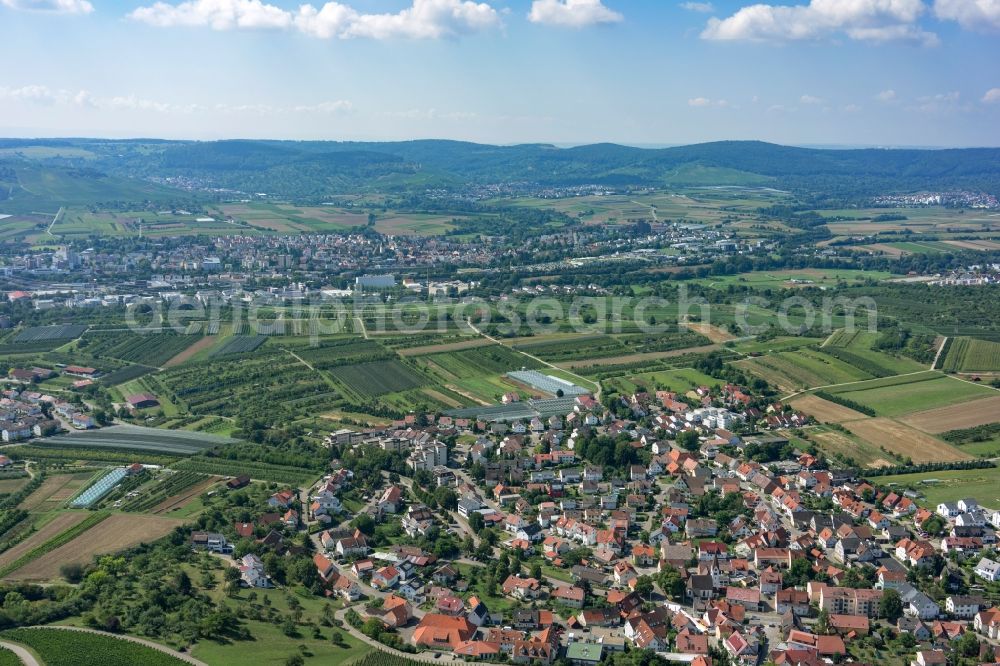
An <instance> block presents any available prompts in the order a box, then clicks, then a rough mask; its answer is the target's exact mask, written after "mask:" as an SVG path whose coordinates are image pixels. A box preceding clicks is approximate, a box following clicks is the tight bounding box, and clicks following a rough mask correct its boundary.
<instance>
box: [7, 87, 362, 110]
mask: <svg viewBox="0 0 1000 666" xmlns="http://www.w3.org/2000/svg"><path fill="white" fill-rule="evenodd" d="M0 100H5V101H10V102H18V103H22V104H31V105H41V106H53V107H54V106H60V107H81V108H91V109H102V110H105V111H149V112H154V113H164V114H190V113H204V112H209V111H215V112H220V113H228V114H245V115H246V114H252V115H288V114H300V113H306V114H330V115H334V114H338V115H339V114H344V113H350V112H352V111H353V110H354V105H353V104H351V102H349V101H347V100H331V101H327V102H319V103H316V104H301V105H295V106H272V105H269V104H244V105H232V104H216V105H214V106H203V105H201V104H176V103H172V102H164V101H160V100H153V99H147V98H144V97H139V96H137V95H114V96H111V97H98V96H95V95H93V94H92V93H90V92H89V91H86V90H80V91H76V92H74V91H71V90H62V89H60V90H53V89H52V88H49V87H48V86H42V85H27V86H23V87H21V88H6V87H0Z"/></svg>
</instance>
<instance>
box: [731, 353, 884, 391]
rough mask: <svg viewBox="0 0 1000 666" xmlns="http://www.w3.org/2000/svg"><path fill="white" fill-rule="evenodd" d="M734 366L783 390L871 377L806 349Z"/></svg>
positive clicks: (835, 359) (772, 355)
mask: <svg viewBox="0 0 1000 666" xmlns="http://www.w3.org/2000/svg"><path fill="white" fill-rule="evenodd" d="M737 364H738V365H739V366H741V367H745V368H746V369H747V370H749V371H750V372H753V373H754V374H756V375H758V376H760V377H761V378H763V379H764V380H766V381H768V382H771V383H773V384H775V385H777V386H780V387H782V388H784V389H787V390H795V389H803V388H813V387H816V386H828V385H830V384H841V383H844V382H853V381H858V380H860V379H868V378H870V377H872V376H873V375H871V374H869V373H867V372H865V371H864V370H862V369H860V368H857V367H855V366H853V365H848V364H847V363H844V362H843V361H841V360H839V359H837V358H834V357H832V356H830V355H828V354H824V353H822V352H820V351H817V350H815V349H806V348H803V349H799V350H796V351H788V352H778V353H776V354H769V355H767V356H759V357H757V358H752V359H748V360H745V361H739V362H738V363H737Z"/></svg>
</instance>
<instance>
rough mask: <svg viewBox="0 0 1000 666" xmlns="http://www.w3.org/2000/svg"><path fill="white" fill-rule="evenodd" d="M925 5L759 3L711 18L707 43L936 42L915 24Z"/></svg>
mask: <svg viewBox="0 0 1000 666" xmlns="http://www.w3.org/2000/svg"><path fill="white" fill-rule="evenodd" d="M924 9H925V7H924V4H923V1H922V0H810V2H809V4H808V5H792V6H777V5H765V4H757V5H750V6H747V7H743V8H742V9H740V10H738V11H737V12H736V13H735V14H733V15H732V16H730V17H728V18H725V19H718V18H712V19H709V21H708V25H707V26H706V27H705V30H704V31H703V32H702V33H701V36H702V38H703V39H712V40H720V41H738V40H743V41H760V42H767V41H775V42H782V41H800V40H818V39H826V38H830V37H834V36H836V35H839V34H844V35H847V37H849V38H850V39H855V40H862V41H874V42H884V41H890V40H907V41H916V42H920V43H923V44H927V45H933V44H936V43H937V41H938V40H937V36H936V35H934V34H933V33H929V32H925V31H924V30H922V29H921V28H920V26H919V25H917V20H918V19H919V18H920V16H921V15H922V14H923V12H924Z"/></svg>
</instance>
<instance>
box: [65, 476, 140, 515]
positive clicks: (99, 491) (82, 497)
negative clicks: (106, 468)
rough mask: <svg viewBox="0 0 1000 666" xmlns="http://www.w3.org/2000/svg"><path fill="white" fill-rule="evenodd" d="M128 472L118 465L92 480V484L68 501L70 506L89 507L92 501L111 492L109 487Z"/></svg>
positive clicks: (75, 507)
mask: <svg viewBox="0 0 1000 666" xmlns="http://www.w3.org/2000/svg"><path fill="white" fill-rule="evenodd" d="M126 474H128V472H127V471H126V470H125V468H124V467H118V468H115V469H113V470H111V471H110V472H108V473H107V474H105V475H104V476H102V477H101V478H100V479H98V480H97V481H95V482H94V484H93V485H92V486H90V487H89V488H87V489H86V490H84V491H83V492H82V493H80V494H79V495H77V497H76V499H74V500H73V501H72V502H70V504H69V505H70V507H72V508H74V509H86V508H89V507H90V506H91V505H93V504H94V502H97V501H98V500H100V499H101V498H102V497H104V496H105V495H107V494H108V493H110V492H111V489H112V488H114V487H115V486H117V485H118V484H119V483H121V480H122V479H124V478H125V475H126Z"/></svg>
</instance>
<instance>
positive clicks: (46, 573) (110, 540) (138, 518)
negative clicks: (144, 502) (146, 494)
mask: <svg viewBox="0 0 1000 666" xmlns="http://www.w3.org/2000/svg"><path fill="white" fill-rule="evenodd" d="M183 523H184V521H183V520H176V519H173V518H164V517H162V516H147V515H137V514H114V515H112V516H110V517H108V518H106V519H104V520H102V521H101V522H99V523H97V524H96V525H94V526H93V527H91V528H90V529H89V530H87V531H86V532H84V533H83V534H81V535H79V536H77V537H76V538H75V539H73V540H71V541H69V542H68V543H65V544H63V545H61V546H59V547H58V548H56V549H54V550H51V551H49V552H47V553H45V554H44V555H42V556H41V557H39V558H38V559H36V560H34V561H32V562H28V563H27V564H26V565H24V566H22V567H20V568H18V569H16V570H15V571H14V572H12V573H11V574H9V575H8V576H7V578H8V579H11V580H32V581H45V580H53V579H55V578H57V577H58V576H59V568H60V567H61V566H62V565H64V564H88V563H89V562H90V560H91V559H92V558H93V557H94V556H95V555H102V554H106V553H115V552H118V551H120V550H125V549H126V548H131V547H132V546H135V545H138V544H140V543H143V542H147V543H148V542H151V541H156V540H157V539H160V538H162V537H164V536H166V535H167V534H169V533H170V531H171V530H172V529H174V528H175V527H178V526H180V525H182V524H183Z"/></svg>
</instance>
